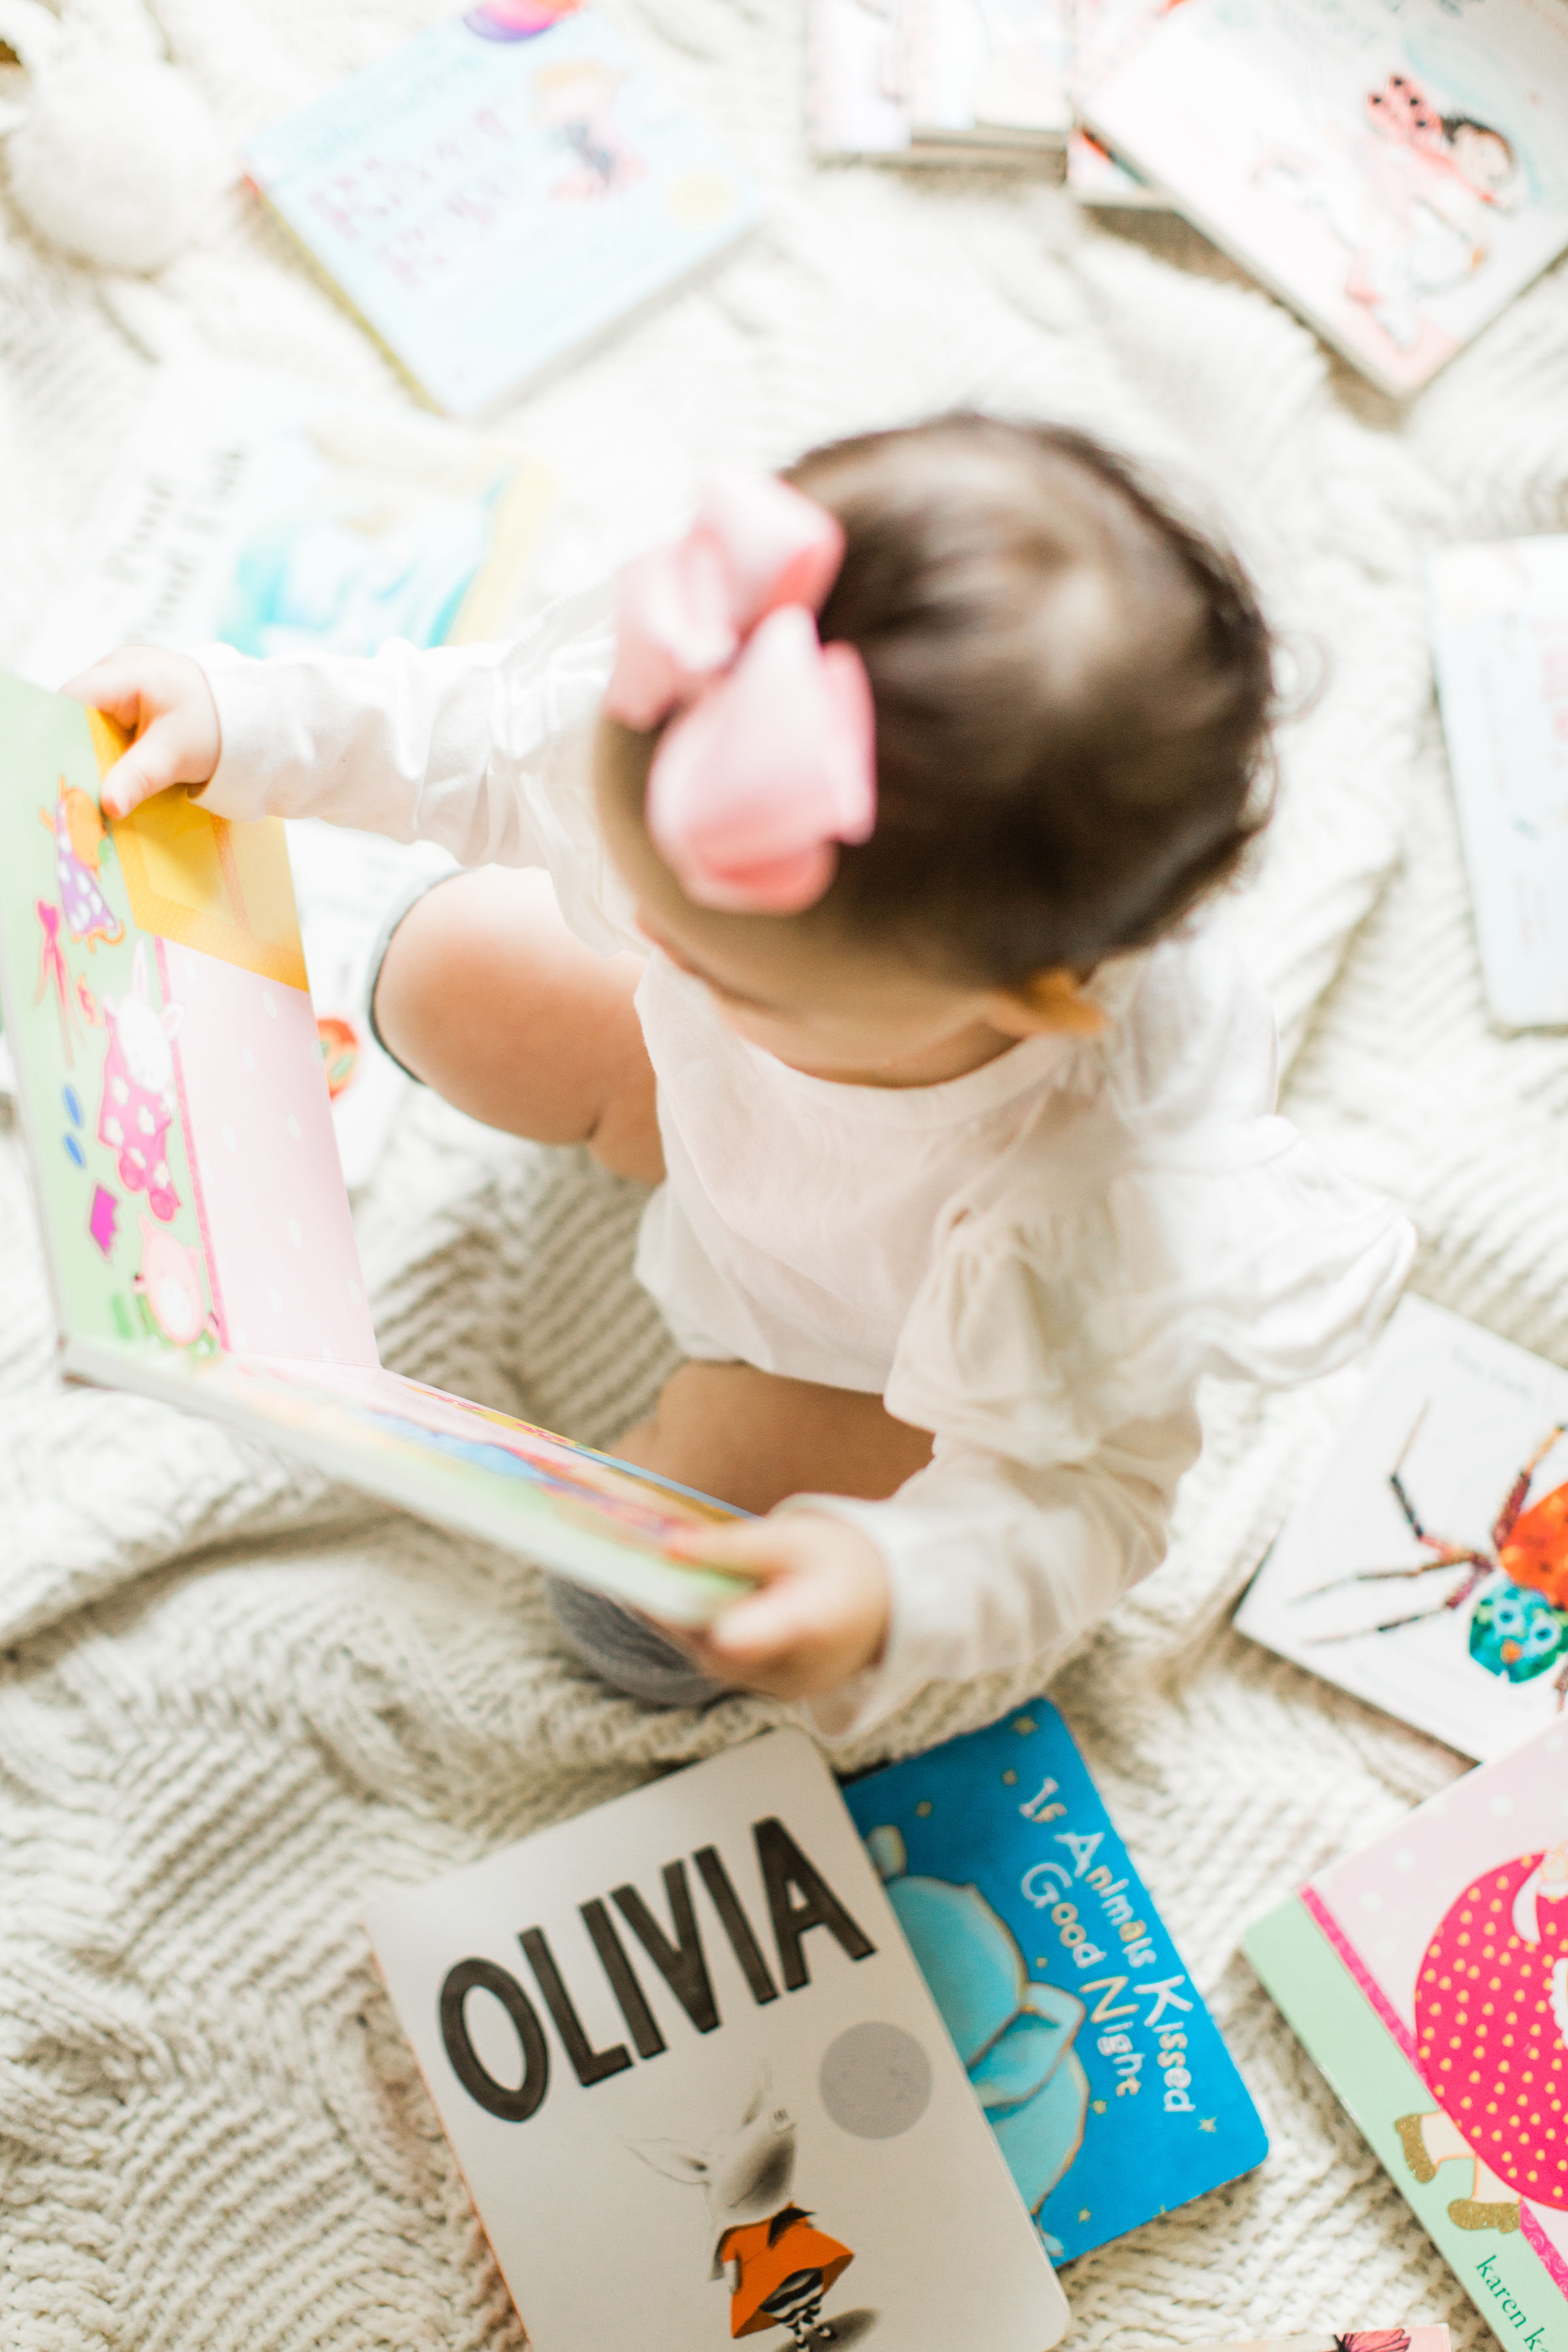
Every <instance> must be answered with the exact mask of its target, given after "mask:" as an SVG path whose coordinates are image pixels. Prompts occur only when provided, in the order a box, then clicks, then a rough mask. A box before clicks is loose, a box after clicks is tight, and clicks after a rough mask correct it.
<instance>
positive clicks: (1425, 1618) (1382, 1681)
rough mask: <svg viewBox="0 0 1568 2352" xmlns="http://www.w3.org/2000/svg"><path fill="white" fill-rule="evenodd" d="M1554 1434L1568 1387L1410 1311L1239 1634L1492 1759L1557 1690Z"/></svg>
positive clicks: (1562, 1487) (1565, 1616)
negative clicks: (1244, 1634) (1247, 1636)
mask: <svg viewBox="0 0 1568 2352" xmlns="http://www.w3.org/2000/svg"><path fill="white" fill-rule="evenodd" d="M1565 1428H1568V1372H1564V1371H1563V1370H1559V1368H1558V1367H1557V1366H1556V1365H1555V1364H1549V1363H1546V1362H1543V1361H1542V1359H1541V1358H1540V1357H1539V1356H1532V1355H1531V1354H1530V1353H1529V1351H1528V1350H1527V1349H1523V1348H1516V1347H1514V1346H1513V1345H1512V1344H1511V1342H1510V1341H1509V1340H1507V1339H1498V1338H1497V1337H1496V1336H1495V1335H1494V1334H1493V1333H1491V1332H1489V1331H1484V1330H1481V1329H1480V1328H1479V1327H1478V1326H1477V1325H1475V1324H1473V1323H1468V1322H1466V1321H1465V1320H1464V1318H1462V1317H1461V1316H1458V1315H1450V1314H1449V1313H1448V1312H1447V1310H1446V1309H1445V1308H1443V1307H1434V1306H1432V1305H1431V1304H1430V1303H1429V1302H1428V1301H1427V1300H1426V1299H1424V1298H1406V1299H1405V1300H1403V1301H1402V1302H1401V1304H1400V1306H1399V1307H1398V1308H1397V1309H1396V1311H1395V1313H1394V1317H1393V1318H1392V1320H1391V1322H1390V1323H1389V1326H1388V1328H1387V1330H1386V1331H1385V1332H1384V1336H1383V1338H1382V1339H1381V1340H1380V1341H1379V1343H1378V1346H1377V1349H1376V1350H1375V1352H1374V1353H1373V1360H1372V1368H1371V1371H1370V1374H1369V1376H1368V1383H1367V1388H1366V1391H1365V1394H1364V1395H1363V1399H1362V1401H1361V1403H1360V1406H1359V1407H1358V1409H1357V1412H1356V1414H1355V1418H1354V1420H1353V1421H1352V1423H1351V1425H1350V1427H1349V1428H1348V1429H1347V1430H1346V1432H1345V1433H1344V1435H1343V1437H1342V1439H1341V1440H1340V1443H1339V1445H1338V1447H1337V1448H1336V1450H1335V1452H1334V1454H1333V1455H1332V1456H1331V1460H1330V1462H1329V1465H1328V1467H1327V1469H1326V1470H1325V1471H1324V1473H1323V1475H1322V1477H1321V1479H1320V1480H1319V1482H1318V1485H1317V1486H1316V1488H1315V1489H1314V1491H1313V1492H1312V1493H1311V1494H1310V1496H1308V1498H1307V1500H1306V1501H1305V1502H1304V1503H1303V1504H1301V1505H1300V1507H1299V1509H1298V1510H1297V1511H1296V1512H1295V1513H1294V1514H1293V1516H1292V1517H1290V1519H1289V1521H1288V1522H1287V1523H1286V1526H1285V1528H1284V1531H1283V1532H1282V1534H1281V1535H1280V1536H1279V1539H1278V1541H1277V1542H1276V1544H1275V1546H1274V1549H1272V1551H1270V1553H1269V1554H1268V1559H1266V1560H1265V1561H1264V1563H1263V1566H1262V1567H1261V1569H1259V1570H1258V1576H1257V1579H1256V1580H1255V1582H1254V1584H1253V1586H1252V1588H1251V1591H1249V1592H1248V1593H1247V1597H1246V1600H1245V1601H1243V1603H1242V1606H1241V1609H1240V1611H1239V1612H1238V1613H1237V1621H1236V1622H1237V1626H1238V1628H1239V1629H1240V1631H1241V1632H1242V1633H1246V1634H1248V1635H1249V1636H1250V1637H1251V1639H1252V1640H1253V1641H1255V1642H1261V1643H1264V1644H1266V1646H1267V1647H1268V1648H1269V1649H1271V1650H1277V1651H1279V1654H1280V1655H1281V1656H1282V1657H1287V1658H1290V1659H1292V1660H1293V1661H1294V1662H1295V1664H1297V1665H1300V1666H1305V1667H1307V1668H1309V1669H1310V1672H1311V1673H1313V1674H1316V1675H1322V1676H1323V1678H1324V1680H1325V1681H1328V1682H1332V1683H1338V1684H1339V1685H1340V1686H1341V1688H1342V1689H1343V1690H1348V1691H1353V1692H1354V1694H1355V1695H1356V1696H1357V1697H1358V1698H1364V1699H1368V1700H1370V1701H1371V1702H1372V1704H1373V1706H1381V1707H1385V1708H1386V1709H1387V1710H1388V1712H1389V1714H1391V1715H1397V1716H1402V1717H1404V1718H1405V1722H1406V1723H1413V1724H1415V1726H1416V1727H1417V1729H1419V1730H1422V1731H1426V1732H1429V1733H1430V1734H1431V1736H1432V1738H1434V1739H1442V1740H1446V1741H1447V1744H1448V1745H1449V1747H1451V1748H1458V1749H1459V1750H1460V1751H1461V1753H1462V1754H1464V1755H1467V1756H1479V1757H1492V1756H1499V1755H1500V1754H1502V1752H1503V1751H1504V1750H1505V1749H1506V1748H1512V1747H1514V1746H1515V1745H1517V1743H1518V1742H1519V1741H1520V1740H1521V1739H1522V1738H1524V1737H1525V1736H1526V1734H1527V1733H1529V1732H1531V1731H1535V1730H1538V1729H1539V1728H1540V1727H1542V1725H1543V1724H1548V1723H1551V1722H1553V1721H1554V1720H1555V1719H1556V1717H1557V1716H1558V1715H1559V1713H1560V1712H1561V1710H1562V1707H1563V1695H1564V1692H1565V1691H1568V1439H1564V1436H1563V1432H1564V1429H1565Z"/></svg>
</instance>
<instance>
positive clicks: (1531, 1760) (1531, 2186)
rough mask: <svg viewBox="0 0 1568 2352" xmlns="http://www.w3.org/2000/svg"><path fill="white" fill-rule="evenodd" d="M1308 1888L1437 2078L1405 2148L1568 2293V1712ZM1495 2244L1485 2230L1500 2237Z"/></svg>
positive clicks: (1324, 1924)
mask: <svg viewBox="0 0 1568 2352" xmlns="http://www.w3.org/2000/svg"><path fill="white" fill-rule="evenodd" d="M1302 1900H1303V1902H1304V1903H1305V1905H1306V1906H1307V1908H1308V1910H1309V1911H1310V1913H1311V1915H1312V1916H1313V1917H1314V1918H1315V1919H1316V1921H1317V1923H1318V1925H1319V1927H1321V1928H1322V1930H1323V1932H1324V1934H1325V1935H1327V1937H1329V1939H1330V1941H1331V1943H1332V1944H1333V1946H1334V1948H1335V1949H1336V1951H1337V1952H1338V1953H1339V1956H1340V1958H1341V1959H1342V1961H1343V1962H1344V1964H1345V1966H1346V1967H1347V1968H1348V1969H1350V1971H1351V1973H1352V1976H1353V1977H1354V1978H1355V1979H1356V1982H1357V1983H1358V1984H1359V1986H1360V1988H1361V1990H1362V1991H1363V1994H1364V1995H1365V1997H1366V1998H1367V2000H1369V2001H1370V2002H1371V2003H1372V2006H1373V2009H1374V2010H1375V2011H1376V2012H1377V2015H1378V2017H1379V2018H1380V2019H1381V2021H1382V2022H1383V2024H1384V2027H1385V2028H1386V2030H1387V2031H1388V2032H1390V2033H1391V2034H1392V2035H1393V2036H1394V2040H1395V2041H1396V2042H1398V2044H1399V2046H1400V2048H1401V2050H1402V2051H1403V2053H1404V2054H1405V2057H1406V2058H1407V2059H1408V2060H1409V2061H1410V2063H1411V2064H1412V2065H1413V2066H1414V2067H1415V2070H1416V2072H1417V2073H1418V2074H1421V2075H1422V2076H1423V2077H1424V2079H1425V2081H1426V2084H1428V2086H1429V2088H1430V2095H1431V2100H1432V2105H1431V2107H1430V2109H1429V2110H1428V2111H1427V2112H1426V2113H1423V2114H1418V2115H1415V2116H1408V2117H1405V2118H1404V2119H1403V2123H1402V2127H1401V2136H1402V2139H1403V2141H1404V2144H1405V2159H1406V2162H1407V2163H1408V2164H1410V2166H1411V2168H1412V2169H1413V2171H1414V2172H1415V2177H1416V2178H1417V2179H1423V2178H1425V2179H1430V2178H1431V2173H1430V2171H1426V2170H1424V2169H1423V2168H1424V2167H1426V2166H1433V2167H1435V2166H1436V2165H1439V2164H1444V2163H1447V2162H1450V2161H1453V2160H1457V2167H1458V2166H1463V2167H1464V2168H1465V2170H1464V2171H1463V2172H1461V2171H1460V2170H1458V2168H1456V2170H1455V2172H1454V2175H1453V2179H1454V2181H1455V2192H1454V2193H1455V2194H1456V2196H1459V2197H1467V2196H1468V2198H1469V2199H1470V2200H1472V2201H1473V2203H1474V2204H1475V2206H1476V2207H1478V2208H1479V2210H1481V2211H1482V2212H1483V2213H1485V2214H1489V2215H1500V2214H1504V2215H1506V2214H1507V2213H1508V2212H1509V2211H1510V2210H1512V2209H1517V2210H1516V2218H1515V2219H1514V2220H1513V2221H1511V2222H1510V2221H1500V2222H1499V2223H1497V2224H1495V2226H1502V2227H1517V2228H1518V2229H1519V2230H1520V2231H1521V2233H1522V2235H1523V2236H1524V2238H1525V2239H1526V2241H1527V2242H1528V2243H1529V2244H1530V2245H1531V2247H1532V2248H1533V2250H1534V2252H1536V2254H1537V2255H1538V2256H1539V2257H1540V2259H1541V2261H1542V2263H1543V2264H1544V2266H1545V2268H1546V2269H1547V2271H1548V2272H1549V2273H1550V2274H1551V2276H1552V2279H1553V2280H1554V2281H1555V2283H1556V2284H1557V2285H1558V2286H1559V2287H1561V2288H1563V2290H1564V2291H1565V2292H1568V1723H1562V1724H1554V1725H1553V1726H1552V1727H1551V1728H1550V1729H1549V1730H1546V1731H1542V1732H1538V1733H1537V1734H1536V1736H1535V1737H1534V1738H1532V1739H1531V1740H1529V1741H1527V1742H1526V1743H1525V1745H1524V1746H1522V1747H1521V1748H1515V1749H1514V1750H1513V1751H1512V1753H1511V1754H1510V1755H1508V1756H1505V1757H1503V1758H1501V1759H1500V1760H1499V1761H1498V1762H1496V1763H1493V1764H1488V1765H1483V1766H1481V1767H1480V1768H1479V1769H1478V1770H1476V1771H1473V1772H1468V1773H1467V1774H1466V1775H1465V1776H1464V1778H1463V1779H1461V1780H1457V1781H1455V1783H1454V1785H1453V1786H1452V1788H1450V1789H1447V1790H1443V1791H1442V1792H1441V1793H1440V1794H1439V1795H1437V1796H1436V1797H1432V1798H1430V1799H1428V1801H1427V1802H1426V1804H1424V1805H1422V1806H1420V1807H1419V1808H1418V1810H1417V1811H1415V1812H1414V1813H1413V1814H1412V1815H1411V1816H1410V1818H1409V1820H1408V1821H1407V1822H1405V1823H1404V1824H1402V1826H1401V1827H1400V1828H1399V1829H1397V1830H1395V1831H1394V1832H1392V1833H1391V1834H1390V1835H1389V1836H1387V1837H1384V1838H1381V1839H1379V1840H1378V1842H1377V1843H1375V1844H1374V1845H1372V1846H1369V1847H1368V1848H1367V1849H1366V1850H1365V1851H1364V1852H1363V1853H1359V1854H1355V1855H1352V1857H1351V1858H1350V1859H1349V1860H1347V1861H1344V1862H1340V1863H1335V1864H1332V1866H1331V1868H1330V1869H1328V1870H1326V1871H1324V1872H1322V1873H1321V1875H1320V1876H1319V1877H1317V1878H1315V1879H1314V1880H1313V1881H1312V1883H1311V1885H1310V1886H1308V1887H1307V1888H1306V1889H1305V1890H1304V1893H1303V1896H1302ZM1488 2242H1491V2241H1490V2240H1489V2241H1488Z"/></svg>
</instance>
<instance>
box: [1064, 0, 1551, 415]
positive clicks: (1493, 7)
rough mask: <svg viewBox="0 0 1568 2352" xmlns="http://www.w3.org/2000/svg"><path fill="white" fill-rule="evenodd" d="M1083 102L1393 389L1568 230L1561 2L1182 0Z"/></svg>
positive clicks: (1429, 368) (1220, 239) (1479, 318)
mask: <svg viewBox="0 0 1568 2352" xmlns="http://www.w3.org/2000/svg"><path fill="white" fill-rule="evenodd" d="M1083 111H1084V118H1085V121H1087V123H1088V126H1089V129H1090V130H1091V131H1094V132H1095V133H1096V135H1097V136H1098V137H1100V139H1102V140H1103V141H1104V142H1105V143H1106V144H1107V145H1108V146H1109V147H1110V149H1111V150H1112V152H1114V153H1116V154H1118V155H1121V156H1122V157H1124V158H1125V160H1126V161H1127V162H1128V163H1131V164H1132V165H1133V166H1135V168H1136V169H1137V170H1139V171H1140V172H1142V173H1144V174H1145V175H1146V176H1147V177H1148V178H1149V179H1150V180H1152V182H1153V183H1154V184H1156V185H1157V186H1159V187H1161V188H1163V189H1164V190H1165V191H1166V192H1167V193H1168V194H1169V195H1170V196H1171V198H1172V200H1173V202H1174V203H1175V204H1176V205H1179V206H1180V208H1181V210H1182V211H1183V212H1184V213H1185V214H1186V215H1188V217H1189V218H1190V219H1191V220H1192V221H1193V222H1194V224H1195V225H1196V226H1198V227H1199V228H1201V229H1203V230H1204V231H1205V234H1206V235H1208V236H1212V237H1213V238H1214V239H1215V242H1216V244H1219V245H1221V246H1223V247H1225V248H1226V251H1227V252H1229V253H1231V254H1233V255H1234V256H1235V257H1236V258H1237V260H1238V261H1239V262H1240V263H1241V264H1242V266H1243V267H1244V268H1247V269H1249V270H1250V271H1251V272H1252V273H1253V275H1254V276H1255V277H1257V278H1259V279H1261V281H1262V282H1263V284H1264V285H1266V286H1268V287H1270V288H1272V289H1273V290H1274V291H1275V292H1276V293H1277V294H1279V296H1280V297H1281V298H1282V299H1284V300H1285V301H1287V302H1289V303H1291V304H1293V305H1294V306H1295V308H1296V309H1297V310H1300V312H1301V313H1302V315H1303V316H1304V317H1305V318H1306V319H1307V320H1310V323H1311V324H1312V325H1313V326H1314V327H1316V328H1317V330H1318V331H1319V332H1320V333H1321V335H1323V336H1324V337H1325V338H1326V339H1327V341H1330V342H1331V343H1332V344H1334V345H1335V346H1336V347H1337V349H1338V350H1340V351H1341V352H1343V354H1344V355H1345V357H1346V358H1347V359H1349V360H1350V361H1351V362H1352V363H1353V364H1354V365H1355V366H1357V367H1359V368H1360V369H1362V370H1363V373H1365V374H1366V375H1368V376H1369V377H1370V378H1371V379H1372V381H1373V383H1375V384H1377V385H1378V386H1379V387H1380V388H1381V389H1382V390H1383V391H1384V392H1385V393H1388V394H1391V395H1393V396H1394V397H1401V396H1404V395H1405V394H1410V393H1413V392H1415V391H1417V390H1419V388H1420V386H1421V385H1422V384H1424V383H1426V382H1427V381H1428V379H1429V378H1430V377H1431V376H1432V375H1433V374H1434V373H1436V370H1437V369H1438V368H1439V367H1441V366H1442V365H1443V363H1444V362H1445V361H1446V360H1447V359H1450V358H1451V357H1452V356H1453V354H1454V353H1455V352H1457V351H1458V350H1459V349H1460V348H1461V347H1462V346H1463V345H1464V344H1465V343H1467V342H1468V341H1470V339H1471V338H1472V337H1473V336H1474V335H1476V334H1478V333H1479V331H1480V330H1481V329H1482V328H1483V327H1484V326H1486V325H1487V324H1488V322H1489V320H1492V319H1494V318H1495V317H1496V316H1497V314H1498V312H1499V311H1500V310H1501V309H1502V308H1503V306H1504V305H1505V304H1506V303H1508V302H1510V301H1511V300H1512V299H1513V297H1514V296H1515V295H1516V294H1518V293H1519V292H1520V291H1521V289H1522V288H1523V287H1525V286H1527V285H1528V284H1529V283H1530V281H1531V278H1534V277H1536V276H1537V275H1538V273H1539V272H1540V271H1541V270H1542V269H1544V268H1546V266H1547V265H1548V263H1550V262H1552V261H1553V260H1554V259H1555V258H1556V257H1557V256H1558V255H1559V254H1560V253H1561V252H1562V251H1563V247H1565V246H1568V9H1564V8H1563V5H1561V0H1472V5H1468V6H1467V7H1466V8H1465V9H1464V11H1463V14H1462V15H1461V14H1459V13H1458V12H1457V11H1456V10H1455V9H1454V8H1453V7H1452V6H1451V5H1446V0H1404V5H1401V6H1400V7H1399V8H1398V9H1397V10H1394V9H1391V8H1389V7H1387V6H1384V5H1382V0H1269V5H1268V6H1267V7H1255V6H1237V5H1233V0H1181V5H1180V6H1178V7H1176V8H1175V9H1174V10H1173V12H1172V13H1171V14H1170V15H1168V16H1166V17H1165V18H1164V20H1163V22H1161V23H1159V24H1157V25H1155V26H1153V28H1152V31H1151V32H1150V33H1149V35H1148V37H1146V38H1145V39H1144V40H1142V42H1140V43H1139V44H1138V45H1137V46H1136V47H1134V48H1133V49H1132V51H1131V54H1130V55H1129V56H1128V57H1127V58H1125V59H1124V61H1123V62H1122V63H1121V65H1120V66H1119V67H1118V68H1116V70H1115V71H1114V72H1112V73H1111V74H1110V75H1109V76H1108V77H1107V78H1106V79H1104V80H1103V81H1101V82H1100V84H1099V85H1098V87H1096V88H1095V89H1091V90H1089V92H1088V93H1087V94H1086V96H1085V99H1084V101H1083Z"/></svg>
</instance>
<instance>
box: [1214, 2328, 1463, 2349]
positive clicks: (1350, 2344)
mask: <svg viewBox="0 0 1568 2352" xmlns="http://www.w3.org/2000/svg"><path fill="white" fill-rule="evenodd" d="M1185 2352H1449V2347H1448V2331H1447V2328H1446V2327H1345V2328H1338V2329H1335V2330H1334V2331H1333V2332H1332V2333H1331V2334H1327V2335H1321V2336H1248V2337H1247V2338H1246V2339H1245V2340H1244V2341H1243V2342H1241V2343H1239V2344H1224V2343H1214V2344H1190V2345H1188V2346H1187V2347H1185Z"/></svg>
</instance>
